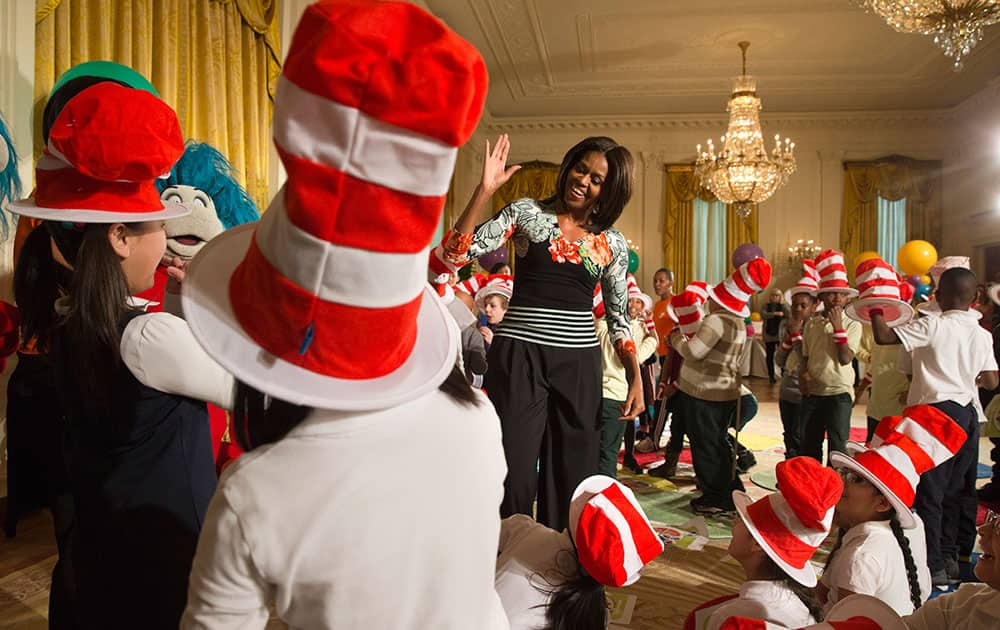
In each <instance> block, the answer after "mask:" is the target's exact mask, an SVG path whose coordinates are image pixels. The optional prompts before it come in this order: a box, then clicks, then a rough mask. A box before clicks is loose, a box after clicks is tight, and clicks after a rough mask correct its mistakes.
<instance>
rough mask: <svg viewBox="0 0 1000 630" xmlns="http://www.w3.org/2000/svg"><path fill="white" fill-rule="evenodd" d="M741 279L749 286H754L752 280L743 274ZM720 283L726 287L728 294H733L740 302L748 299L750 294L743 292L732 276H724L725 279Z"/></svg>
mask: <svg viewBox="0 0 1000 630" xmlns="http://www.w3.org/2000/svg"><path fill="white" fill-rule="evenodd" d="M743 280H744V281H746V283H747V284H748V285H749V286H751V287H752V286H754V282H753V280H750V279H748V278H747V277H746V276H743ZM722 284H723V286H725V287H726V291H727V292H728V293H729V295H731V296H733V297H734V298H736V299H737V300H739V301H740V302H746V301H747V300H749V299H750V294H749V293H746V292H744V291H743V289H741V288H740V285H738V284H736V281H735V280H733V277H732V276H729V277H728V278H726V281H725V282H723V283H722Z"/></svg>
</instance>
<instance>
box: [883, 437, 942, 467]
mask: <svg viewBox="0 0 1000 630" xmlns="http://www.w3.org/2000/svg"><path fill="white" fill-rule="evenodd" d="M891 444H895V445H896V446H897V447H899V448H900V449H902V451H903V452H904V453H906V456H907V457H909V458H910V461H912V462H913V468H914V469H915V470H916V471H917V474H918V475H921V474H923V473H924V472H926V471H928V470H930V469H931V468H934V467H935V466H937V464H936V463H935V462H934V460H933V459H931V456H930V455H928V454H927V451H925V450H924V449H923V448H922V447H921V446H920V445H919V444H917V443H916V442H914V441H913V440H912V439H911V438H910V437H909V436H908V435H905V434H903V433H899V432H898V431H897V432H894V433H893V434H892V435H890V436H889V437H887V438H885V439H884V440H883V441H882V444H881V446H889V445H891Z"/></svg>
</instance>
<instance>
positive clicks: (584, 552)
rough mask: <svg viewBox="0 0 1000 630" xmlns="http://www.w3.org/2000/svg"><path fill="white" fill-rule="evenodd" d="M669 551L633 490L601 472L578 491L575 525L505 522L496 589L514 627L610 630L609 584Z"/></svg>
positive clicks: (621, 582) (629, 580)
mask: <svg viewBox="0 0 1000 630" xmlns="http://www.w3.org/2000/svg"><path fill="white" fill-rule="evenodd" d="M662 551H663V543H662V542H661V541H660V539H659V538H658V537H657V535H656V532H655V531H653V528H652V526H650V524H649V521H648V520H647V519H646V515H645V514H644V513H643V511H642V508H641V507H639V503H638V502H637V501H636V499H635V495H634V494H632V491H631V490H629V489H628V488H626V487H625V486H623V485H622V484H620V483H618V482H617V481H615V480H614V479H611V478H610V477H606V476H603V475H594V476H593V477H588V478H587V479H584V480H583V481H582V482H581V483H580V485H579V486H577V488H576V490H575V491H574V492H573V500H572V502H571V503H570V507H569V529H568V530H563V531H562V532H557V531H555V530H553V529H549V528H548V527H546V526H544V525H542V524H540V523H537V522H535V521H534V520H533V519H532V518H531V517H529V516H526V515H524V514H515V515H514V516H511V517H508V518H505V519H504V520H503V521H502V523H501V526H500V550H499V554H498V555H497V568H496V580H495V584H496V590H497V593H498V594H499V595H500V601H501V602H502V604H503V608H504V611H505V612H506V613H507V619H508V620H509V621H510V628H511V630H529V629H530V630H563V629H565V630H569V629H572V630H604V628H606V627H607V623H608V608H607V602H606V600H605V594H604V587H605V586H611V587H621V586H628V585H629V584H633V583H634V582H635V581H636V580H638V579H639V573H640V571H641V570H642V567H643V566H645V565H646V563H648V562H649V561H650V560H652V559H653V558H655V557H657V556H658V555H660V553H661V552H662Z"/></svg>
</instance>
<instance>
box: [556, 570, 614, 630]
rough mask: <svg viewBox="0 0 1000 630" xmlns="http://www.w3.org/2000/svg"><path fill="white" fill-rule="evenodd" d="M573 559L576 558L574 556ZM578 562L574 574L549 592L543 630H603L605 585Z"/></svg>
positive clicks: (605, 623)
mask: <svg viewBox="0 0 1000 630" xmlns="http://www.w3.org/2000/svg"><path fill="white" fill-rule="evenodd" d="M574 559H575V556H574ZM576 563H577V575H576V576H574V577H572V578H570V579H569V580H567V581H566V582H563V583H562V584H560V585H559V586H557V587H556V588H555V589H554V590H552V591H550V598H549V602H548V605H547V606H548V607H547V608H546V610H545V626H543V628H542V630H604V629H605V628H607V627H608V600H607V598H606V596H605V594H604V585H603V584H601V583H600V582H598V581H597V580H595V579H594V578H593V577H591V576H590V575H588V574H587V572H586V571H584V570H583V567H581V566H580V564H579V560H576Z"/></svg>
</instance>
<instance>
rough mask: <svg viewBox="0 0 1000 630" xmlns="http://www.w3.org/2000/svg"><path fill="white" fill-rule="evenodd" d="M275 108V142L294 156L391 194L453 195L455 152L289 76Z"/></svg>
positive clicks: (277, 95)
mask: <svg viewBox="0 0 1000 630" xmlns="http://www.w3.org/2000/svg"><path fill="white" fill-rule="evenodd" d="M274 107H275V111H274V141H275V143H276V144H278V145H279V146H280V147H281V148H282V150H284V151H285V152H287V153H289V154H291V155H295V156H298V157H300V158H304V159H306V160H309V161H311V162H315V163H317V164H322V165H324V166H328V167H330V168H334V169H337V170H339V171H341V172H344V173H347V174H348V175H351V176H353V177H357V178H359V179H362V180H364V181H366V182H370V183H372V184H378V185H379V186H384V187H386V188H390V189H392V190H399V191H402V192H406V193H411V194H414V195H421V196H424V197H438V196H441V195H444V194H446V193H447V192H448V186H449V185H450V184H451V174H452V170H453V169H454V166H455V157H456V156H457V155H458V149H457V148H455V147H452V146H449V145H448V144H445V143H444V142H441V141H440V140H436V139H434V138H431V137H429V136H425V135H423V134H419V133H416V132H414V131H410V130H409V129H404V128H402V127H398V126H396V125H391V124H388V123H385V122H382V121H380V120H378V119H377V118H373V117H371V116H368V115H367V114H365V113H364V112H362V111H360V110H358V109H355V108H353V107H348V106H346V105H342V104H340V103H337V102H336V101H332V100H328V99H325V98H323V97H321V96H317V95H315V94H313V93H311V92H307V91H305V90H303V89H302V88H300V87H299V86H297V85H295V84H294V83H292V82H291V81H289V80H288V79H287V78H285V76H284V75H281V77H279V78H278V87H277V90H276V93H275V97H274ZM279 110H281V111H279ZM359 211H363V209H359Z"/></svg>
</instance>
